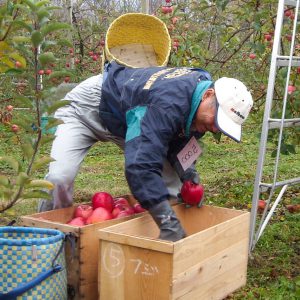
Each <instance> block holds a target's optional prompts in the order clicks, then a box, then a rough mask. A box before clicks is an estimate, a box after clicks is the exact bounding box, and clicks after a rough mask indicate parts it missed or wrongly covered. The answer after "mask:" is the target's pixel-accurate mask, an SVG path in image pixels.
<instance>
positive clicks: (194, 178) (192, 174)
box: [181, 167, 200, 184]
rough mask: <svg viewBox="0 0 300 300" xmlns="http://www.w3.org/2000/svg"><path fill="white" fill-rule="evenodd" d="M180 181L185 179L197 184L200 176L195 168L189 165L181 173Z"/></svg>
mask: <svg viewBox="0 0 300 300" xmlns="http://www.w3.org/2000/svg"><path fill="white" fill-rule="evenodd" d="M181 180H182V182H183V183H184V182H185V181H191V182H193V183H194V184H199V183H200V177H199V174H198V172H197V171H196V169H195V168H193V167H191V168H188V169H187V170H186V171H185V172H184V174H183V175H182V178H181Z"/></svg>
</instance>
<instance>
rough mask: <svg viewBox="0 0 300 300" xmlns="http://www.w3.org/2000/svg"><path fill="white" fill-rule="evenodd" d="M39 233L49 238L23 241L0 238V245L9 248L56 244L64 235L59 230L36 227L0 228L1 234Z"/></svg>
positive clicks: (25, 239)
mask: <svg viewBox="0 0 300 300" xmlns="http://www.w3.org/2000/svg"><path fill="white" fill-rule="evenodd" d="M5 232H7V233H20V234H26V233H41V234H47V235H49V237H44V238H26V236H24V239H15V238H13V237H10V238H0V245H9V246H33V245H47V244H53V243H56V242H58V241H60V240H62V239H64V237H65V235H64V233H62V232H61V231H59V230H56V229H49V228H37V227H17V226H14V227H13V226H4V227H0V234H1V233H5Z"/></svg>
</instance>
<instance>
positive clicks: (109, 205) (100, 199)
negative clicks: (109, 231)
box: [92, 192, 115, 212]
mask: <svg viewBox="0 0 300 300" xmlns="http://www.w3.org/2000/svg"><path fill="white" fill-rule="evenodd" d="M92 206H93V209H96V208H98V207H104V208H106V209H107V210H108V211H109V212H112V210H113V208H114V206H115V204H114V199H113V197H112V196H111V195H110V194H109V193H106V192H98V193H95V194H94V196H93V197H92Z"/></svg>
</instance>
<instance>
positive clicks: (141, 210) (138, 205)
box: [133, 203, 146, 214]
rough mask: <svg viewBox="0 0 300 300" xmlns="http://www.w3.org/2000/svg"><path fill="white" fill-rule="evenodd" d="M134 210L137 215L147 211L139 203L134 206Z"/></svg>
mask: <svg viewBox="0 0 300 300" xmlns="http://www.w3.org/2000/svg"><path fill="white" fill-rule="evenodd" d="M133 209H134V212H135V213H137V214H138V213H141V212H144V211H146V209H145V208H143V207H142V206H141V204H139V203H135V204H134V205H133Z"/></svg>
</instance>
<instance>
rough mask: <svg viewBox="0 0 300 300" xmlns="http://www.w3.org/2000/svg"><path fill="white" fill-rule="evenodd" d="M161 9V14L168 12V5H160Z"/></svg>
mask: <svg viewBox="0 0 300 300" xmlns="http://www.w3.org/2000/svg"><path fill="white" fill-rule="evenodd" d="M161 11H162V13H163V14H167V13H169V7H168V6H162V8H161Z"/></svg>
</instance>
